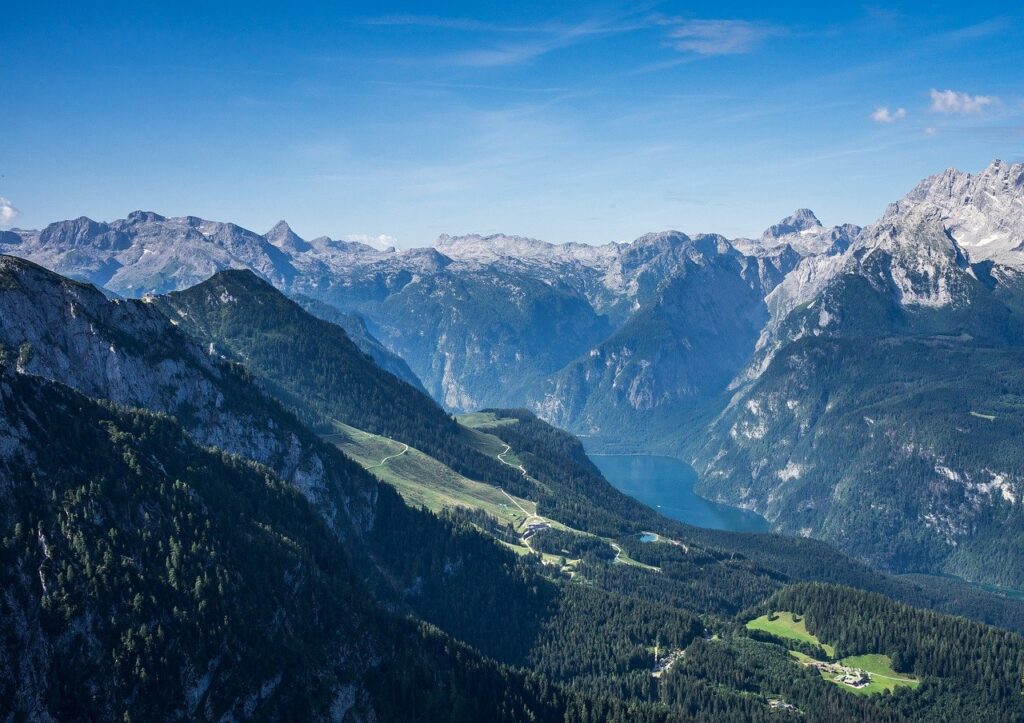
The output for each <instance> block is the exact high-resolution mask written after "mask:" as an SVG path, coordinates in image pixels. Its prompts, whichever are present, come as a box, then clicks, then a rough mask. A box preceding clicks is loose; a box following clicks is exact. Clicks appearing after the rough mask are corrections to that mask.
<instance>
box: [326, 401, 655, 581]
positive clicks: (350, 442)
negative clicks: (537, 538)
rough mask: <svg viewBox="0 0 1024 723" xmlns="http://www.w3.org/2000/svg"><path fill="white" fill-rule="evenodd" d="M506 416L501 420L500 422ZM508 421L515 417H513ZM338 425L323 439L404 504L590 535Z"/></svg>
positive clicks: (482, 437)
mask: <svg viewBox="0 0 1024 723" xmlns="http://www.w3.org/2000/svg"><path fill="white" fill-rule="evenodd" d="M467 416H477V417H492V416H493V415H488V414H482V413H477V414H475V415H467ZM505 421H506V420H502V423H504V422H505ZM512 421H513V422H514V420H512ZM339 430H340V431H339V433H338V434H332V435H329V436H326V437H324V439H325V440H327V441H329V442H331V443H332V444H334V445H336V446H337V447H339V448H340V449H341V450H342V451H343V452H345V454H347V455H348V456H349V457H351V458H352V459H354V460H355V461H356V462H358V463H359V464H360V465H361V466H362V467H363V468H364V469H366V470H367V471H368V472H370V473H371V474H372V475H374V476H375V477H377V479H379V480H381V481H382V482H387V483H388V484H390V485H391V486H392V487H394V488H395V489H397V490H398V492H399V494H401V495H402V498H403V499H405V501H406V502H408V503H409V504H412V505H416V506H419V507H425V508H427V509H428V510H430V511H432V512H440V511H441V510H442V509H444V508H445V507H466V508H473V509H479V510H483V511H484V512H486V513H487V514H489V515H491V516H492V517H494V518H496V519H497V520H499V521H502V522H512V523H513V525H515V527H516V529H520V528H522V527H523V525H524V524H525V523H526V522H527V521H536V520H544V521H546V522H548V523H549V524H550V525H551V527H553V528H555V529H560V530H565V531H566V532H572V533H575V534H578V535H583V536H587V537H593V536H594V535H591V534H590V533H588V532H583V531H581V530H577V529H574V528H571V527H568V526H567V525H564V524H562V523H561V522H559V521H558V520H552V519H550V518H547V517H543V516H540V515H538V514H537V504H536V503H535V502H532V501H531V500H528V499H524V498H522V497H515V496H512V499H509V496H507V495H506V494H505V492H503V491H502V490H501V489H499V488H497V487H494V486H492V485H488V484H484V483H482V482H477V481H475V480H471V479H469V478H468V477H464V476H462V475H460V474H459V473H458V472H456V471H454V470H453V469H452V468H451V467H448V466H447V465H445V464H442V463H441V462H438V461H437V460H436V459H434V458H433V457H428V456H427V455H425V454H423V453H422V452H420V451H419V450H418V449H415V448H413V447H410V448H409V449H408V451H407V452H405V453H404V454H401V455H399V453H400V452H402V450H403V449H405V445H404V444H402V443H400V442H396V441H394V440H393V439H389V438H387V437H381V436H379V435H376V434H371V433H369V432H364V431H362V430H360V429H356V428H355V427H349V426H347V425H339ZM466 432H467V433H468V434H471V435H472V439H473V443H474V446H477V447H478V448H479V449H481V450H482V451H485V452H487V453H489V454H492V456H495V457H496V456H497V455H498V454H499V453H501V452H503V451H504V449H505V446H506V445H505V443H504V442H502V441H501V440H499V439H498V438H497V437H495V436H493V435H490V434H486V433H483V432H479V431H478V430H472V429H467V430H466ZM384 459H387V462H386V464H384V465H381V464H380V463H381V460H384ZM502 459H504V460H505V461H507V462H508V463H509V464H517V465H518V464H519V461H518V459H517V458H516V457H515V455H514V454H513V453H511V452H509V453H505V454H502ZM531 479H532V478H531ZM523 510H525V511H526V514H523ZM600 539H602V540H604V541H605V542H607V543H608V544H611V545H613V546H614V547H616V549H621V548H618V545H616V544H615V541H614V540H612V539H611V538H603V537H602V538H600ZM502 544H503V545H505V546H506V547H508V548H510V549H511V550H513V551H515V552H516V553H517V554H520V555H527V554H531V553H532V552H533V551H532V550H531V549H530V548H529V547H528V546H526V545H522V544H515V545H514V544H509V543H507V542H502ZM542 557H543V559H544V561H545V562H547V563H549V564H557V563H558V561H559V556H558V555H551V554H547V553H544V554H543V555H542ZM617 559H618V562H619V563H621V564H623V565H633V566H636V567H641V568H643V569H645V570H651V571H654V572H660V570H659V569H658V568H657V567H652V566H650V565H645V564H644V563H642V562H639V561H637V560H634V559H632V558H631V557H629V555H627V554H626V553H625V552H621V553H620V555H619V557H618V558H617ZM578 563H579V561H578V560H572V559H570V560H567V565H566V568H564V569H566V570H567V571H569V572H574V571H575V567H576V566H577V565H578Z"/></svg>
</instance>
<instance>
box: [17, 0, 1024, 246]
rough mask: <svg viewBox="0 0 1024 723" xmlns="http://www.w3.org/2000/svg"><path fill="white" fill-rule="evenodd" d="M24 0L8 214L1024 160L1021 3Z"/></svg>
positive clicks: (688, 218) (524, 205)
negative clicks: (110, 0)
mask: <svg viewBox="0 0 1024 723" xmlns="http://www.w3.org/2000/svg"><path fill="white" fill-rule="evenodd" d="M41 5H43V3H28V2H19V3H9V4H7V6H6V7H5V9H4V11H3V14H4V22H3V24H2V26H0V73H2V75H0V78H2V85H0V88H2V92H3V99H4V104H3V106H4V110H3V112H2V113H0V197H2V198H3V199H4V200H3V201H0V223H4V224H6V225H14V226H20V227H24V228H33V227H39V226H42V225H45V224H46V223H49V222H51V221H54V220H58V219H63V218H71V217H76V216H80V215H87V216H90V217H92V218H96V219H105V220H110V219H114V218H120V217H123V216H124V215H126V214H127V213H128V212H130V211H132V210H134V209H138V208H142V209H146V210H154V211H158V212H160V213H164V214H167V215H184V214H193V215H197V216H203V217H207V218H214V219H218V220H231V221H235V222H237V223H240V224H242V225H244V226H246V227H249V228H253V229H255V230H259V231H263V230H265V229H267V228H269V227H270V226H271V225H272V224H273V223H275V222H276V221H277V220H279V219H281V218H285V219H287V220H288V221H289V222H290V223H291V224H292V226H293V227H294V228H295V229H296V231H297V232H298V233H300V234H301V235H304V236H306V237H313V236H317V235H321V234H327V235H330V236H332V237H335V238H338V237H343V236H359V235H366V236H371V237H376V236H387V237H393V238H394V239H395V240H396V241H397V243H398V244H399V245H403V246H410V245H424V244H427V243H429V242H430V241H432V240H433V239H434V238H435V237H436V236H437V235H438V234H440V233H467V232H478V233H493V232H505V233H517V234H521V235H529V236H535V237H538V238H543V239H546V240H550V241H556V242H560V241H573V240H575V241H585V242H592V243H594V242H606V241H613V240H614V241H624V240H630V239H632V238H635V237H636V236H638V235H640V234H642V233H645V232H647V231H653V230H661V229H666V228H678V229H681V230H684V231H687V232H700V231H717V232H720V233H724V234H727V235H730V236H733V235H751V234H757V233H760V231H761V230H762V229H763V228H764V227H766V226H767V225H769V224H770V223H773V222H774V221H776V220H778V219H779V218H781V217H782V216H785V215H787V214H788V213H790V212H791V211H792V210H793V209H795V208H797V207H801V206H808V207H810V208H812V209H814V210H815V211H816V212H817V214H818V215H819V217H821V218H822V220H823V221H825V222H826V223H840V222H844V221H851V222H856V223H866V222H869V221H871V220H873V219H874V218H876V217H877V216H878V215H880V214H881V212H882V210H883V208H884V206H885V204H886V203H887V202H889V201H891V200H894V199H895V198H897V197H899V196H901V195H902V194H903V193H905V192H906V191H907V190H908V189H909V188H910V187H911V186H912V185H913V184H914V183H915V182H916V181H917V180H919V179H920V178H922V177H924V176H926V175H929V174H931V173H935V172H938V171H940V170H942V169H943V168H946V167H948V166H957V167H960V168H962V169H964V170H971V171H974V170H978V169H980V168H982V167H984V166H985V165H987V164H988V162H989V161H991V160H992V159H993V158H995V157H1000V158H1002V159H1004V160H1007V161H1014V160H1024V73H1022V70H1021V69H1022V68H1024V43H1022V42H1021V37H1022V30H1024V10H1022V8H1021V6H1020V5H1019V4H1017V3H1008V2H999V3H989V2H984V1H976V2H970V3H962V2H961V3H941V4H938V6H933V4H932V3H920V4H909V3H903V4H899V5H877V4H876V5H856V4H851V5H849V6H847V7H843V8H837V7H835V4H833V3H825V2H817V3H813V4H797V3H792V4H785V5H782V4H773V3H763V2H761V3H721V2H719V3H673V2H664V3H658V2H651V3H647V4H635V3H634V4H616V3H579V4H568V3H566V4H556V3H550V2H545V3H534V2H521V3H514V4H513V3H493V2H473V3H469V2H462V3H448V4H442V3H432V4H428V3H409V4H384V3H365V4H362V3H355V2H345V3H332V4H330V5H329V4H328V3H322V4H306V3H303V2H289V3H259V2H256V3H251V4H248V5H245V6H242V5H238V6H233V5H228V4H219V3H205V4H190V3H166V4H164V7H162V8H152V7H149V8H146V7H139V6H138V5H145V4H144V3H139V4H137V5H135V4H133V5H118V4H105V3H79V4H74V5H72V4H68V5H67V6H64V7H61V6H58V5H55V4H51V6H50V8H49V9H46V10H44V9H41V8H40V7H38V6H41Z"/></svg>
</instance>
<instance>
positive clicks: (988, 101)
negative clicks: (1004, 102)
mask: <svg viewBox="0 0 1024 723" xmlns="http://www.w3.org/2000/svg"><path fill="white" fill-rule="evenodd" d="M931 96H932V110H933V111H935V112H936V113H980V112H981V111H983V110H984V109H985V108H987V107H988V106H992V105H995V104H996V103H998V102H999V99H998V98H996V97H995V96H993V95H970V94H969V93H960V92H957V91H955V90H936V89H935V88H932V90H931Z"/></svg>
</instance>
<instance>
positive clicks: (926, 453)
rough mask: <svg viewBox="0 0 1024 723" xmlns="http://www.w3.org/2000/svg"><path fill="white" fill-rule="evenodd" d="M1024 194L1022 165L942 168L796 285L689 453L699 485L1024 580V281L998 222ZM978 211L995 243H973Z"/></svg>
mask: <svg viewBox="0 0 1024 723" xmlns="http://www.w3.org/2000/svg"><path fill="white" fill-rule="evenodd" d="M943 179H944V180H943ZM950 187H954V188H959V189H960V190H959V193H962V194H963V196H962V197H958V199H957V202H956V203H953V204H952V205H950V203H949V201H948V196H947V195H946V190H945V189H948V188H950ZM937 189H938V190H937ZM1022 198H1024V165H1019V164H1018V165H1017V166H1002V165H1000V164H993V166H992V167H990V168H989V169H987V170H986V172H984V173H983V174H980V175H979V176H976V177H971V176H968V177H966V178H965V177H964V174H960V175H957V174H955V173H947V174H944V175H943V176H942V177H941V178H937V179H930V180H929V181H927V182H925V183H923V184H922V186H921V187H920V188H919V189H916V190H915V191H914V192H912V193H911V194H910V195H909V196H908V198H907V199H906V200H904V201H902V202H900V203H899V204H894V206H892V207H891V208H890V209H889V211H887V213H886V214H885V216H884V217H883V218H882V220H880V221H879V222H878V223H877V224H876V225H874V226H872V227H870V228H869V229H866V230H865V231H864V233H863V234H862V235H861V237H860V240H859V241H858V242H857V243H856V244H854V245H853V246H851V247H850V248H849V250H848V251H847V252H846V253H845V254H844V255H842V256H840V257H836V259H834V261H830V262H829V264H827V265H819V266H818V267H816V268H814V269H812V270H811V271H810V272H807V273H806V274H804V272H802V271H801V270H800V269H798V270H797V271H795V272H794V275H795V276H794V277H792V278H789V279H787V280H786V281H785V282H783V283H782V284H781V285H780V286H779V287H778V288H777V289H776V290H775V291H774V292H773V294H772V295H771V296H770V297H769V299H768V302H769V307H770V308H771V309H772V310H773V313H774V314H775V316H774V317H773V320H772V322H771V323H770V324H769V326H768V327H767V330H766V333H765V334H764V336H763V337H762V342H761V344H760V347H759V349H758V352H757V354H756V355H755V357H754V359H753V360H752V361H751V362H750V364H749V366H748V369H747V371H746V372H745V373H744V374H743V375H740V377H739V380H738V386H737V388H736V393H735V395H734V396H733V398H732V399H731V400H730V401H729V403H728V405H727V406H726V407H725V409H724V411H722V412H721V414H720V415H719V416H718V417H717V418H716V419H714V421H713V422H712V423H711V425H710V426H709V428H708V430H707V435H706V436H705V437H704V438H703V439H701V438H699V437H697V438H696V440H695V441H694V443H693V444H692V445H691V450H692V453H693V457H694V458H695V460H696V462H695V465H696V466H697V467H698V469H699V471H700V472H701V474H702V482H701V485H702V486H701V489H702V490H703V492H704V493H705V494H708V495H711V496H713V497H715V498H717V499H720V500H725V501H730V502H733V503H739V502H742V503H743V504H745V505H749V506H751V507H753V508H754V509H756V510H757V511H758V512H760V513H762V514H763V515H764V516H765V517H767V518H768V519H769V520H770V521H772V522H773V524H774V526H775V527H776V529H779V530H783V531H786V532H789V533H793V534H804V535H813V536H815V537H820V538H823V539H827V540H830V541H833V542H834V543H836V544H837V545H839V546H840V547H841V549H844V550H847V551H849V552H850V553H852V554H854V555H857V556H860V557H863V558H865V559H867V560H869V561H870V562H872V563H874V564H880V565H883V566H885V567H888V568H891V569H896V570H902V571H924V572H944V573H952V574H955V575H961V576H964V577H967V578H970V579H973V580H981V581H986V582H991V583H997V584H1003V585H1008V586H1010V587H1017V588H1020V587H1021V586H1022V585H1024V567H1022V560H1021V557H1020V555H1019V554H1018V553H1017V550H1018V549H1019V547H1020V543H1021V542H1022V538H1021V536H1020V535H1021V530H1024V457H1022V454H1021V446H1020V444H1019V440H1020V439H1021V437H1022V434H1024V429H1022V428H1021V426H1020V418H1021V414H1020V412H1021V409H1022V406H1024V387H1022V379H1024V378H1022V376H1021V369H1022V368H1024V315H1022V314H1021V296H1020V289H1021V286H1020V278H1021V275H1020V271H1019V270H1018V269H1017V268H1016V267H1013V266H1004V265H1001V264H1003V263H1013V262H1014V259H1015V258H1016V257H1015V255H1014V254H1016V253H1017V252H1016V251H1013V250H1012V248H1013V247H1014V242H1013V239H1014V238H1016V237H1015V236H1014V235H1013V234H1014V233H1016V231H1015V230H1014V229H1015V228H1016V227H1015V226H1013V221H1014V219H1013V218H1012V217H1007V218H1005V219H1004V221H1005V223H1004V224H1003V225H1002V226H1000V225H999V224H998V223H997V219H995V218H993V217H991V216H987V215H985V214H986V212H987V211H989V210H990V209H991V208H992V207H996V208H1002V207H1003V205H1007V206H1012V204H1013V203H1015V202H1016V203H1017V205H1018V206H1019V205H1020V201H1021V199H1022ZM974 199H989V200H988V201H985V202H984V203H983V204H982V205H981V206H980V207H976V206H975V205H974V203H975V202H974ZM982 218H987V219H988V223H990V224H991V225H992V228H991V229H990V230H991V231H992V233H991V234H990V239H989V241H990V243H989V244H985V245H984V246H982V247H978V246H977V245H976V244H975V245H970V244H968V243H967V242H966V241H965V242H964V245H961V244H960V243H959V242H958V241H957V238H958V237H961V238H966V237H963V233H964V231H963V229H964V228H965V227H966V226H967V225H970V224H974V225H975V226H976V225H977V224H978V223H980V221H979V219H982ZM968 222H970V224H969V223H968ZM972 228H973V226H972ZM958 235H959V236H958ZM971 238H973V237H971ZM1021 241H1024V239H1022V240H1021ZM993 246H994V247H999V248H1002V249H1003V250H1002V251H1000V252H999V253H998V254H995V252H994V251H993V249H992V248H991V247H993ZM980 249H984V253H983V260H982V261H979V262H974V263H972V261H971V259H972V257H975V256H977V255H978V254H979V253H981V250H980ZM993 254H995V255H993ZM990 257H991V258H990ZM993 259H995V260H996V262H997V263H993ZM800 274H804V275H803V276H801V275H800ZM801 279H809V280H810V281H809V283H808V284H806V285H803V286H801V284H800V283H798V282H800V281H801Z"/></svg>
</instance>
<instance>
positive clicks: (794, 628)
mask: <svg viewBox="0 0 1024 723" xmlns="http://www.w3.org/2000/svg"><path fill="white" fill-rule="evenodd" d="M772 617H774V618H775V619H774V620H772V619H771V618H772ZM798 617H799V616H797V615H794V614H793V613H791V612H788V611H785V610H783V611H781V612H776V613H772V614H771V615H762V616H761V617H759V618H754V619H753V620H751V621H750V622H749V623H747V629H748V630H761V631H763V632H766V633H769V634H770V635H775V636H776V637H780V638H787V639H789V640H799V641H801V642H804V643H811V644H812V645H818V646H820V647H821V648H822V649H823V650H824V651H825V652H826V653H828V655H829V656H835V654H836V649H835V648H834V647H832V646H831V645H829V644H828V643H823V642H821V641H820V640H818V638H817V636H815V635H812V634H811V633H809V632H808V631H807V624H806V623H805V622H804V619H803V618H799V619H798Z"/></svg>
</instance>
